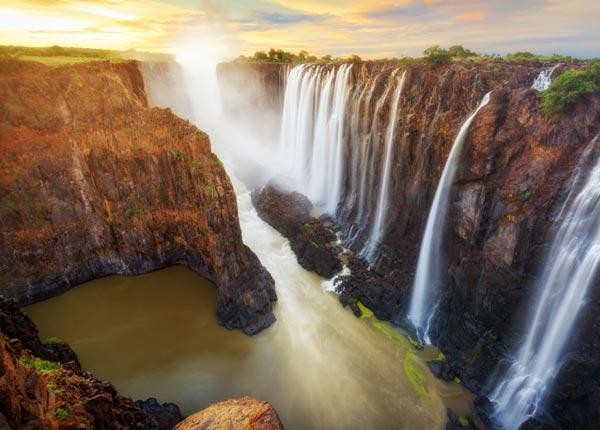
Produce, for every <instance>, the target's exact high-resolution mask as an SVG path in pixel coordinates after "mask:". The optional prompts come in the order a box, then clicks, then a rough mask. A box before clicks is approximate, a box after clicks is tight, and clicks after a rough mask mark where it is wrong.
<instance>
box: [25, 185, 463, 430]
mask: <svg viewBox="0 0 600 430" xmlns="http://www.w3.org/2000/svg"><path fill="white" fill-rule="evenodd" d="M238 205H239V208H240V221H241V225H242V229H243V233H244V241H245V242H246V243H247V244H249V245H250V246H251V247H252V249H254V250H255V252H256V253H257V254H258V256H259V258H260V259H261V261H262V262H263V264H264V265H265V266H266V267H267V269H268V270H269V271H270V272H271V274H272V275H273V277H274V278H275V280H276V282H277V287H276V288H277V294H278V296H279V302H278V304H277V306H276V309H275V313H276V316H277V318H278V321H277V322H276V323H275V325H273V326H272V327H271V328H269V329H268V330H265V331H263V332H262V333H261V334H259V335H258V336H254V337H246V336H244V335H243V334H242V333H241V332H239V331H229V330H226V329H224V328H222V327H221V326H219V325H218V324H217V323H216V317H215V313H216V288H215V287H214V286H213V285H212V284H211V283H210V282H208V281H206V280H204V279H203V278H201V277H199V276H197V275H196V274H194V273H193V272H191V271H190V270H188V269H186V268H184V267H172V268H168V269H165V270H161V271H158V272H154V273H151V274H146V275H141V276H134V277H123V276H111V277H107V278H103V279H98V280H95V281H92V282H88V283H86V284H84V285H81V286H79V287H77V288H74V289H72V290H70V291H68V292H67V293H65V294H63V295H61V296H58V297H55V298H53V299H50V300H47V301H45V302H43V303H38V304H35V305H33V306H30V307H28V308H27V309H26V310H27V313H28V314H29V315H30V316H31V317H32V319H33V320H34V321H35V322H36V324H37V325H38V327H39V328H40V332H41V336H42V337H49V336H57V337H61V338H63V339H65V340H66V341H68V342H69V343H70V344H71V345H72V347H73V348H74V349H75V351H76V352H77V354H78V355H79V357H80V359H81V362H82V365H83V367H84V368H85V369H86V370H89V371H91V372H93V373H94V374H95V375H96V376H98V377H99V378H102V379H107V380H109V381H111V382H112V383H114V385H115V386H116V387H117V389H118V390H119V391H120V392H121V393H122V394H126V395H130V396H132V397H134V398H140V399H142V398H147V397H150V396H155V397H157V398H158V399H159V400H160V401H162V402H174V403H177V404H179V405H180V406H181V408H182V410H183V412H184V413H192V412H194V411H196V410H198V409H200V408H202V407H205V406H207V405H208V404H210V403H212V402H215V401H218V400H223V399H227V398H232V397H238V396H242V395H252V396H255V397H257V398H259V399H264V400H268V401H270V402H271V403H273V405H274V406H275V407H276V409H277V411H278V413H279V415H280V417H281V418H282V421H283V423H284V425H285V426H286V428H287V429H288V430H289V429H291V430H294V429H441V428H443V426H444V424H445V420H446V407H447V406H450V407H452V408H453V409H454V410H455V411H456V412H457V413H458V414H459V415H460V414H464V412H465V409H466V405H467V403H468V401H469V398H470V396H469V395H468V394H466V393H465V392H464V391H462V390H461V388H460V386H458V385H457V384H444V383H442V382H441V381H439V380H437V379H435V378H434V377H433V376H432V375H431V374H430V372H429V371H428V369H427V367H426V364H425V361H424V360H423V359H424V358H430V357H431V356H432V355H436V354H437V352H435V351H433V352H432V351H427V352H425V353H422V354H421V353H420V354H417V353H415V351H414V350H413V349H412V347H411V346H410V344H409V343H408V341H407V340H406V339H405V338H404V336H403V335H402V333H401V332H400V331H398V330H397V329H394V328H392V327H390V326H389V325H388V324H385V323H381V322H379V321H377V320H376V319H374V318H372V317H369V316H366V317H363V318H361V319H358V318H356V317H355V316H354V315H353V314H352V313H351V312H350V311H348V310H346V309H344V308H342V306H341V305H340V304H339V302H338V301H337V298H336V297H335V296H334V295H333V294H331V293H327V292H325V291H324V289H323V287H322V281H323V280H322V279H321V278H319V277H317V276H315V275H313V274H311V273H308V272H306V271H305V270H304V269H302V268H301V267H300V266H299V265H298V264H297V262H296V260H295V256H294V255H293V253H292V251H291V250H290V248H289V244H288V243H287V241H285V240H284V239H283V238H282V237H281V236H280V235H278V234H277V233H276V232H275V231H274V230H273V229H271V228H270V227H269V226H267V225H266V224H264V223H263V222H262V221H260V219H258V217H257V216H256V213H255V212H254V211H253V209H252V208H251V206H249V205H250V202H249V196H248V195H247V193H239V194H238ZM366 312H367V313H368V311H366Z"/></svg>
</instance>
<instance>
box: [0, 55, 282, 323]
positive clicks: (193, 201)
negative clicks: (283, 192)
mask: <svg viewBox="0 0 600 430" xmlns="http://www.w3.org/2000/svg"><path fill="white" fill-rule="evenodd" d="M0 99H1V100H2V103H0V152H1V153H2V160H0V223H1V225H2V230H1V233H0V293H2V294H4V295H6V296H8V297H11V298H14V299H16V300H18V301H19V303H20V304H21V305H25V304H29V303H32V302H35V301H38V300H43V299H45V298H48V297H51V296H53V295H56V294H59V293H61V292H63V291H65V290H67V289H68V288H70V287H72V286H74V285H77V284H80V283H82V282H85V281H87V280H90V279H94V278H97V277H101V276H106V275H110V274H137V273H142V272H148V271H151V270H156V269H159V268H162V267H165V266H169V265H173V264H185V265H187V266H189V267H190V268H192V269H193V270H195V271H196V272H197V273H199V274H200V275H202V276H205V277H207V278H209V279H210V280H212V281H213V282H214V283H215V284H216V285H217V286H218V288H219V294H218V317H219V321H220V322H221V323H222V324H223V325H225V326H226V327H228V328H241V329H243V330H244V331H245V332H246V333H248V334H254V333H256V332H258V331H259V330H261V329H263V328H265V327H267V326H268V325H270V324H271V323H272V322H273V321H274V316H273V313H272V312H271V308H272V302H273V301H274V300H276V295H275V291H274V288H273V284H274V282H273V279H272V278H271V276H270V275H269V273H268V272H267V271H266V269H264V268H263V266H262V265H261V264H260V262H259V261H258V259H257V257H256V256H255V255H254V253H253V252H252V251H251V250H250V249H249V248H247V247H246V246H245V245H244V244H243V243H242V239H241V232H240V227H239V222H238V214H237V207H236V200H235V195H234V192H233V188H232V185H231V183H230V181H229V178H228V176H227V174H226V173H225V170H224V169H223V167H222V165H221V163H220V161H219V160H218V158H217V157H216V156H215V155H214V154H212V153H211V149H210V142H209V139H208V136H207V135H206V134H205V133H203V132H201V131H199V130H198V129H197V128H195V127H194V126H192V125H190V123H188V122H187V121H184V120H182V119H180V118H177V117H176V116H175V115H173V113H172V112H171V111H170V110H168V109H158V108H152V109H150V108H149V107H148V104H147V100H146V96H145V91H144V81H143V79H142V76H141V74H140V71H139V68H138V65H137V63H135V62H129V63H119V64H111V63H109V62H96V63H86V64H79V65H74V66H67V67H58V68H53V69H50V68H48V67H45V66H43V65H41V64H36V63H24V62H18V61H4V62H3V63H2V64H1V65H0Z"/></svg>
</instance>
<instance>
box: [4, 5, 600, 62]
mask: <svg viewBox="0 0 600 430" xmlns="http://www.w3.org/2000/svg"><path fill="white" fill-rule="evenodd" d="M597 16H600V2H598V1H597V0H572V1H570V2H564V1H560V0H486V1H484V0H294V1H288V0H230V1H227V2H222V1H216V0H215V1H201V2H200V3H198V2H196V1H194V0H177V1H174V0H108V1H100V0H92V1H83V0H3V2H2V4H1V5H0V40H2V43H10V44H26V45H37V46H40V45H52V44H69V45H71V46H73V45H82V46H90V47H104V48H106V47H108V48H114V49H126V48H130V47H135V48H137V49H145V50H154V51H157V50H172V49H174V48H175V46H176V45H177V43H178V40H179V39H180V35H181V34H189V33H190V32H191V33H194V32H195V33H198V34H201V35H202V37H204V38H205V40H207V41H210V40H212V39H211V37H209V36H210V35H211V34H217V35H223V34H224V35H227V36H226V38H227V40H228V41H229V40H231V41H234V42H235V43H234V42H231V43H229V42H228V44H229V45H230V46H234V48H232V49H231V50H233V49H236V50H239V51H240V52H235V53H234V54H238V53H239V54H241V53H244V54H248V53H251V52H254V51H256V50H264V49H268V48H270V47H281V48H285V49H288V50H294V51H298V50H300V49H307V50H308V51H310V52H313V53H315V54H318V55H322V54H326V53H330V54H332V55H348V54H351V53H358V54H359V55H363V56H366V57H380V56H400V55H420V53H421V52H422V51H423V49H425V48H426V47H427V46H430V45H433V44H439V45H442V46H450V45H452V44H457V43H458V44H463V45H464V46H466V47H468V48H470V49H474V50H477V51H479V52H498V53H504V52H507V51H515V50H522V49H527V50H531V51H537V52H540V53H554V52H558V53H564V54H573V55H586V56H589V55H595V56H599V55H600V52H599V51H600V48H599V47H598V45H597V43H594V40H596V41H597V40H600V27H599V26H598V25H597ZM579 42H581V43H579ZM207 43H208V42H207Z"/></svg>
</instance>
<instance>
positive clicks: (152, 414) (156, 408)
mask: <svg viewBox="0 0 600 430" xmlns="http://www.w3.org/2000/svg"><path fill="white" fill-rule="evenodd" d="M135 406H137V407H138V408H139V409H141V410H142V411H143V412H144V413H145V414H146V415H147V416H148V417H149V418H150V419H151V420H152V421H153V422H154V426H155V427H158V428H161V429H172V428H173V427H174V426H175V425H176V424H177V423H179V422H180V421H182V420H183V415H181V411H180V410H179V406H177V405H176V404H174V403H163V404H160V403H158V401H157V400H156V399H155V398H153V397H152V398H150V399H147V400H137V401H136V402H135Z"/></svg>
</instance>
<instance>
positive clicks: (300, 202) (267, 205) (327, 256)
mask: <svg viewBox="0 0 600 430" xmlns="http://www.w3.org/2000/svg"><path fill="white" fill-rule="evenodd" d="M252 203H253V204H254V207H255V208H256V211H257V213H258V215H259V216H260V217H261V218H262V219H263V220H264V221H266V222H267V223H269V224H270V225H271V226H273V227H274V228H275V229H276V230H277V231H279V232H280V233H281V234H282V235H283V236H285V237H286V238H287V239H288V240H289V241H290V246H291V247H292V250H293V251H294V253H295V254H296V255H297V256H298V262H299V263H300V265H301V266H302V267H304V268H305V269H306V270H311V271H313V272H316V273H317V274H318V275H321V276H323V277H325V278H331V277H333V275H335V274H336V273H338V272H339V271H340V270H342V264H341V262H340V260H339V258H338V256H339V254H340V253H341V252H342V249H341V247H340V246H338V245H337V243H336V241H337V239H336V236H335V233H334V232H333V230H332V229H331V227H332V226H333V224H332V223H331V221H328V220H326V219H317V218H315V217H313V216H311V215H310V211H311V210H312V208H313V205H312V203H311V202H310V201H309V200H308V199H307V198H306V197H305V196H303V195H302V194H299V193H297V192H287V191H283V190H281V188H280V187H279V186H278V185H277V184H276V183H275V182H273V181H272V182H270V183H269V184H267V185H265V186H264V187H262V188H259V189H257V190H254V191H253V192H252Z"/></svg>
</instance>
